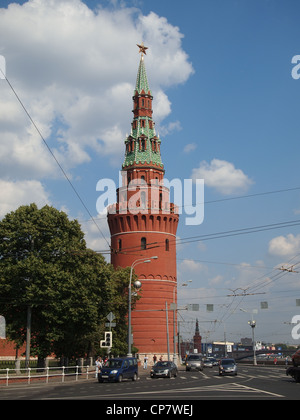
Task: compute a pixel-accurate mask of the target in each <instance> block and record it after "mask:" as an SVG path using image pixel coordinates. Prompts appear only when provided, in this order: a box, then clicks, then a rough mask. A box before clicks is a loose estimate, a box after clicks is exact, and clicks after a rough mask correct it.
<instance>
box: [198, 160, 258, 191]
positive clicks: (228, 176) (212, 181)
mask: <svg viewBox="0 0 300 420" xmlns="http://www.w3.org/2000/svg"><path fill="white" fill-rule="evenodd" d="M191 177H192V179H204V183H205V185H206V186H208V187H212V188H215V189H216V190H217V191H218V192H220V193H221V194H224V195H228V194H234V193H238V192H243V191H246V190H247V189H248V188H249V187H250V185H251V184H252V183H253V181H252V180H251V179H250V178H249V177H248V176H247V175H245V174H244V172H243V171H242V170H241V169H236V168H235V166H234V165H233V164H232V163H230V162H227V161H225V160H219V159H213V160H212V161H211V162H210V163H207V162H206V161H202V162H201V163H200V166H199V168H195V169H193V171H192V175H191Z"/></svg>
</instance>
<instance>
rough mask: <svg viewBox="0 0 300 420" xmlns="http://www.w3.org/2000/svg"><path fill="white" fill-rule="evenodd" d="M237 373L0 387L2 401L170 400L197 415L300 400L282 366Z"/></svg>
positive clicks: (212, 371) (208, 372)
mask: <svg viewBox="0 0 300 420" xmlns="http://www.w3.org/2000/svg"><path fill="white" fill-rule="evenodd" d="M238 369H239V370H238V375H237V376H234V377H231V376H224V377H223V376H219V375H218V368H217V367H214V368H205V369H204V370H203V372H196V371H191V372H185V371H184V370H180V371H179V374H178V376H177V377H176V378H171V379H168V378H160V379H151V378H150V377H149V375H148V372H147V373H146V372H144V371H143V370H142V369H141V372H140V377H139V380H138V381H136V382H132V381H124V382H122V383H101V384H99V383H98V382H97V380H96V379H95V378H92V379H89V380H81V381H78V382H68V383H63V384H61V383H60V384H48V385H46V384H39V385H38V384H31V385H24V384H23V385H10V386H9V387H7V388H4V387H1V388H0V400H10V399H13V400H95V399H96V400H105V401H106V404H104V405H102V404H101V406H102V408H103V409H106V407H111V408H112V409H114V410H116V409H117V405H116V402H119V401H123V405H124V401H125V402H126V403H127V405H129V404H131V405H132V406H138V405H139V404H140V403H139V402H142V401H147V404H148V405H147V406H146V407H148V406H149V407H150V405H151V404H152V405H153V404H154V402H155V407H156V408H155V409H157V410H158V407H159V405H163V404H165V403H166V401H167V402H168V403H169V404H170V405H174V404H175V405H176V404H177V405H178V404H180V405H182V404H191V405H193V409H194V412H195V410H196V409H197V401H201V400H216V399H218V400H239V399H243V400H285V399H290V400H299V399H300V384H298V383H296V382H295V381H294V380H293V379H292V378H291V377H289V376H286V374H285V368H284V367H283V366H251V365H239V367H238ZM150 403H151V404H150ZM149 404H150V405H149ZM147 409H148V408H146V409H145V410H147ZM170 409H171V408H170ZM153 410H154V409H153ZM152 414H159V413H152ZM161 414H163V413H161ZM165 414H166V413H165Z"/></svg>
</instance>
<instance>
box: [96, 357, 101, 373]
mask: <svg viewBox="0 0 300 420" xmlns="http://www.w3.org/2000/svg"><path fill="white" fill-rule="evenodd" d="M100 369H101V358H100V357H97V359H96V378H98V373H99V370H100Z"/></svg>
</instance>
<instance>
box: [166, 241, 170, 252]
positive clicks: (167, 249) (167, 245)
mask: <svg viewBox="0 0 300 420" xmlns="http://www.w3.org/2000/svg"><path fill="white" fill-rule="evenodd" d="M165 244H166V251H169V250H170V247H169V239H166V242H165Z"/></svg>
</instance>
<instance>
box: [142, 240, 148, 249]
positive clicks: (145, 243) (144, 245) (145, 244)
mask: <svg viewBox="0 0 300 420" xmlns="http://www.w3.org/2000/svg"><path fill="white" fill-rule="evenodd" d="M146 248H147V239H146V238H142V239H141V249H142V250H144V249H146Z"/></svg>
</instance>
